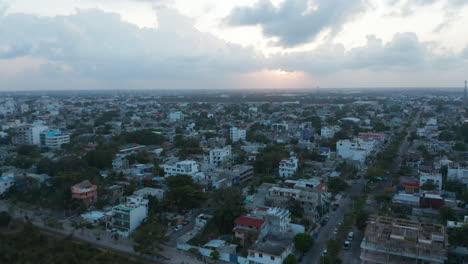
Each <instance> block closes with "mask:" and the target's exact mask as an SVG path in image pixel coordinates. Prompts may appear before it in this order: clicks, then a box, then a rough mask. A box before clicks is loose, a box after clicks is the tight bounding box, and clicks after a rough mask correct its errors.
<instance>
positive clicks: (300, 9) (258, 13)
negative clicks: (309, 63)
mask: <svg viewBox="0 0 468 264" xmlns="http://www.w3.org/2000/svg"><path fill="white" fill-rule="evenodd" d="M313 3H314V4H315V5H316V6H314V7H312V8H311V7H310V6H309V0H286V1H284V2H283V3H282V4H281V6H279V7H276V6H274V5H273V3H272V2H271V1H270V0H259V1H257V2H256V3H255V4H254V6H252V7H237V8H235V9H233V10H232V11H231V13H230V14H229V16H228V17H227V18H226V22H227V24H229V25H231V26H255V25H259V26H261V28H262V31H263V34H264V35H265V36H268V37H277V38H278V42H277V44H278V45H281V46H285V47H291V46H296V45H299V44H304V43H307V42H310V41H312V40H314V39H315V38H316V37H317V35H318V34H319V33H321V32H323V31H324V30H327V29H328V30H331V32H332V34H334V33H337V32H339V31H340V30H341V27H342V26H343V24H344V23H346V22H347V21H349V20H351V19H352V18H353V17H354V16H356V15H358V14H359V13H360V12H362V11H363V10H364V3H363V1H362V0H315V1H313Z"/></svg>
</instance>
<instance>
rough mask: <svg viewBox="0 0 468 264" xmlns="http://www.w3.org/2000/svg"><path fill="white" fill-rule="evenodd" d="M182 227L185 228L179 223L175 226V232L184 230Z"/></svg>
mask: <svg viewBox="0 0 468 264" xmlns="http://www.w3.org/2000/svg"><path fill="white" fill-rule="evenodd" d="M182 228H184V226H183V225H178V226H176V227H175V228H174V231H175V232H179V231H180V230H182Z"/></svg>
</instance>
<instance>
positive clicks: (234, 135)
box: [229, 127, 247, 142]
mask: <svg viewBox="0 0 468 264" xmlns="http://www.w3.org/2000/svg"><path fill="white" fill-rule="evenodd" d="M246 135H247V133H246V130H245V129H240V128H237V127H231V129H229V136H230V138H231V140H232V142H237V141H239V140H242V141H245V138H246Z"/></svg>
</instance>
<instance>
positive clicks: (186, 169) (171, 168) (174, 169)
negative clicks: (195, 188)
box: [161, 160, 198, 176]
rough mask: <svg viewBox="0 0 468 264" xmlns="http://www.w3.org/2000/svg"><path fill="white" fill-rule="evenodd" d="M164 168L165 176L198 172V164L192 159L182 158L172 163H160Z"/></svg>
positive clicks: (192, 174) (193, 174)
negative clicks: (182, 159)
mask: <svg viewBox="0 0 468 264" xmlns="http://www.w3.org/2000/svg"><path fill="white" fill-rule="evenodd" d="M161 168H163V169H164V173H165V176H173V175H177V174H186V175H190V176H195V174H196V173H198V164H197V163H196V162H195V161H193V160H184V161H179V162H176V163H175V164H174V165H167V164H164V165H161Z"/></svg>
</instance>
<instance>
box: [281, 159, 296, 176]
mask: <svg viewBox="0 0 468 264" xmlns="http://www.w3.org/2000/svg"><path fill="white" fill-rule="evenodd" d="M298 168H299V159H297V158H295V157H291V158H288V159H284V160H282V161H280V163H279V176H280V177H282V178H289V177H292V176H294V174H295V173H296V171H297V169H298Z"/></svg>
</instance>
